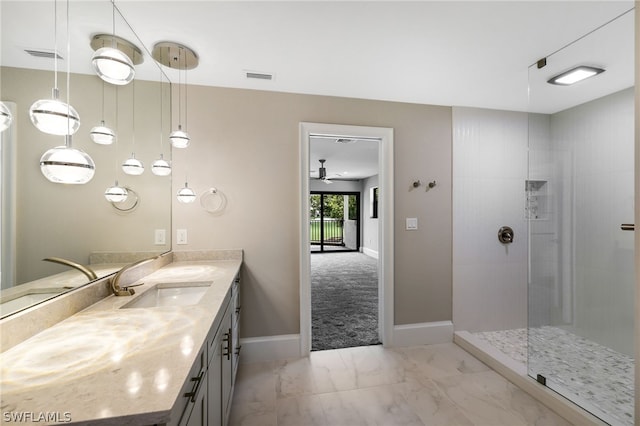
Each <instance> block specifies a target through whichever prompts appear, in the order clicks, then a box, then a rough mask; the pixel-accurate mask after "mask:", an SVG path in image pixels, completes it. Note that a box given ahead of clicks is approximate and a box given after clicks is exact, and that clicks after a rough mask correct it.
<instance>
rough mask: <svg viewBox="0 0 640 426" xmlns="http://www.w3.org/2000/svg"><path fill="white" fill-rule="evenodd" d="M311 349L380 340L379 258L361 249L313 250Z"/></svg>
mask: <svg viewBox="0 0 640 426" xmlns="http://www.w3.org/2000/svg"><path fill="white" fill-rule="evenodd" d="M311 335H312V338H311V350H313V351H321V350H327V349H337V348H349V347H354V346H367V345H376V344H379V343H380V341H379V340H378V261H377V260H376V259H373V258H371V257H369V256H366V255H364V254H362V253H358V252H347V253H312V254H311Z"/></svg>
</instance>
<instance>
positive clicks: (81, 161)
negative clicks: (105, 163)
mask: <svg viewBox="0 0 640 426" xmlns="http://www.w3.org/2000/svg"><path fill="white" fill-rule="evenodd" d="M70 63H71V38H70V34H69V0H67V101H68V100H69V95H70V93H71V90H70V86H71V66H70ZM66 105H67V114H66V117H67V121H68V123H67V127H68V128H71V123H70V122H71V115H70V111H69V110H70V109H71V106H70V105H69V103H67V104H66ZM40 170H41V171H42V174H43V175H44V176H45V177H46V178H47V179H48V180H49V181H51V182H54V183H68V184H84V183H87V182H89V181H90V180H91V179H92V178H93V175H94V174H95V171H96V165H95V163H94V162H93V160H92V159H91V157H90V156H89V154H87V153H85V152H83V151H81V150H79V149H76V148H73V147H72V146H71V135H70V134H69V135H65V144H64V146H58V147H55V148H52V149H50V150H48V151H47V152H45V153H44V154H43V155H42V157H41V158H40Z"/></svg>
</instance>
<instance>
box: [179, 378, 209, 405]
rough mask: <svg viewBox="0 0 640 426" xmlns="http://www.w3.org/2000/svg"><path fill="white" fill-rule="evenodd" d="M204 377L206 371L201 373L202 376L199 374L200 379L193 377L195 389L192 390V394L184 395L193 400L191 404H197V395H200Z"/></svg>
mask: <svg viewBox="0 0 640 426" xmlns="http://www.w3.org/2000/svg"><path fill="white" fill-rule="evenodd" d="M202 376H204V371H201V372H200V374H198V377H192V378H191V381H192V382H196V383H195V384H194V385H193V389H191V392H187V393H185V394H184V396H185V397H187V398H191V402H196V395H197V394H198V389H199V388H200V382H202Z"/></svg>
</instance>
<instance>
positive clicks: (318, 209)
mask: <svg viewBox="0 0 640 426" xmlns="http://www.w3.org/2000/svg"><path fill="white" fill-rule="evenodd" d="M309 206H310V209H309V229H310V234H309V240H310V242H311V252H312V253H325V252H344V251H358V250H359V248H360V193H359V192H320V191H311V195H310V196H309Z"/></svg>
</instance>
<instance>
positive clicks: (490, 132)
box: [453, 108, 528, 331]
mask: <svg viewBox="0 0 640 426" xmlns="http://www.w3.org/2000/svg"><path fill="white" fill-rule="evenodd" d="M527 121H528V118H527V114H526V113H519V112H508V111H495V110H483V109H476V108H453V323H454V327H455V329H456V330H468V331H488V330H500V329H505V328H517V327H526V325H527V223H526V221H525V214H524V206H525V180H526V179H527V125H528V123H527ZM501 226H510V227H512V228H513V229H514V233H515V238H514V242H513V243H512V244H509V245H503V244H501V243H500V242H499V241H498V229H499V228H500V227H501Z"/></svg>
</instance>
